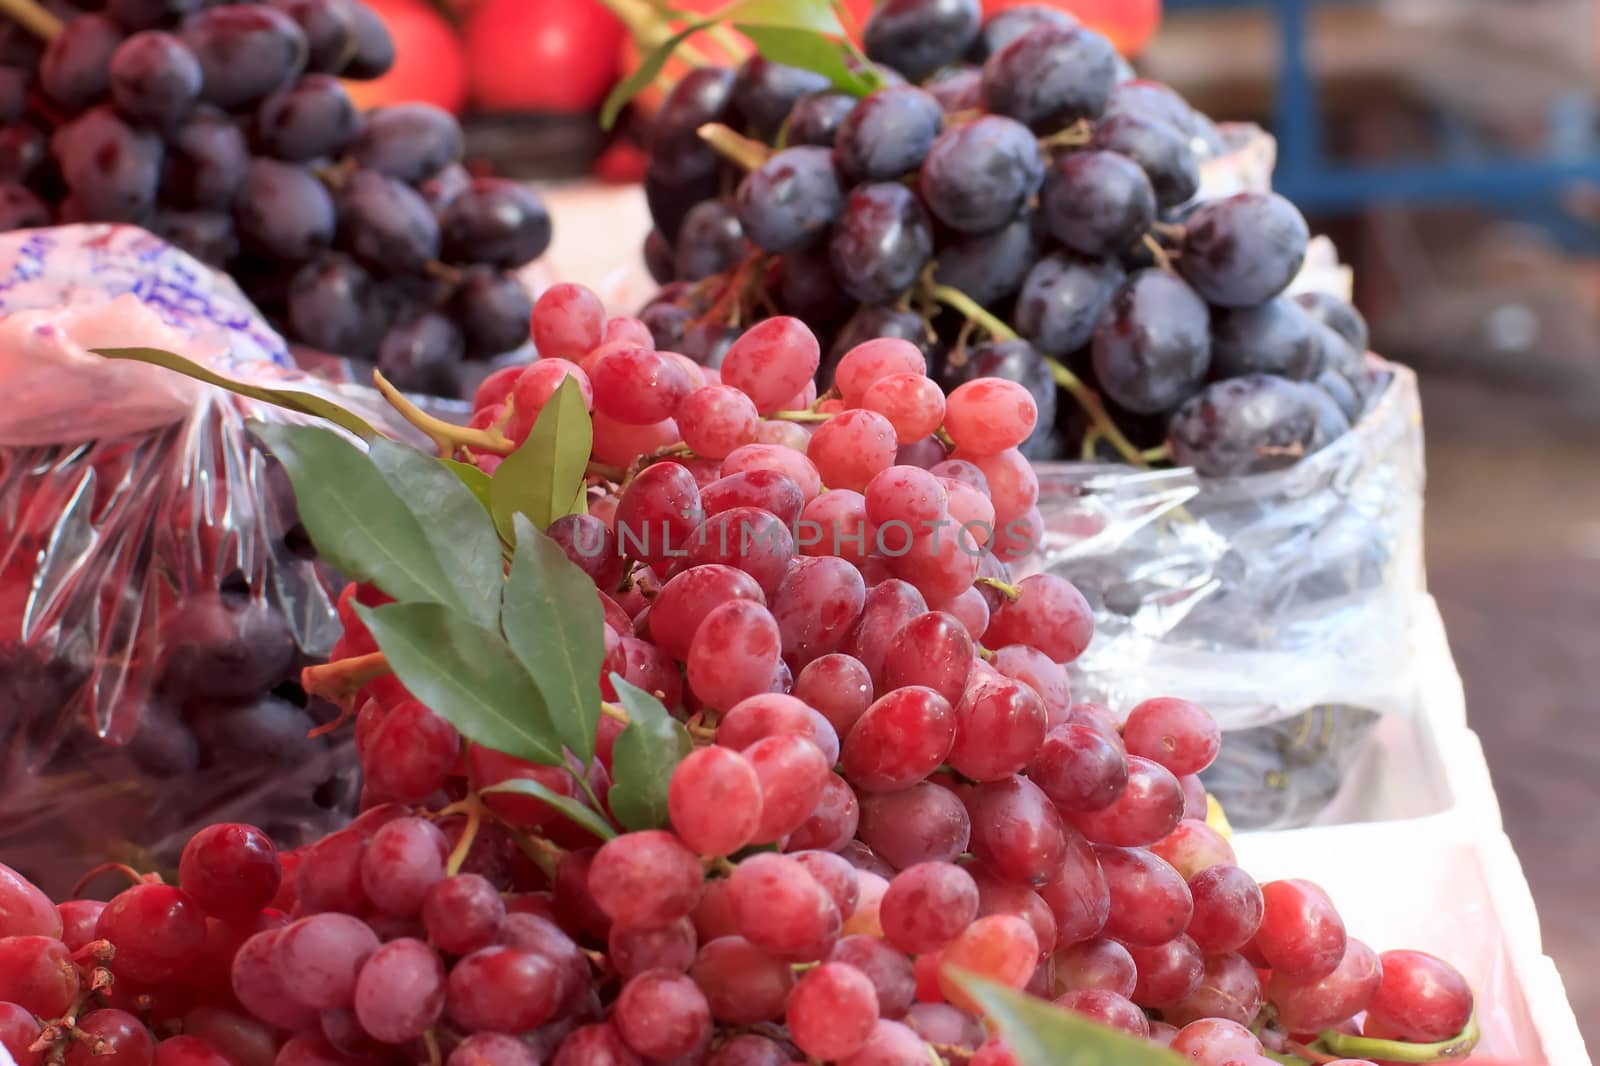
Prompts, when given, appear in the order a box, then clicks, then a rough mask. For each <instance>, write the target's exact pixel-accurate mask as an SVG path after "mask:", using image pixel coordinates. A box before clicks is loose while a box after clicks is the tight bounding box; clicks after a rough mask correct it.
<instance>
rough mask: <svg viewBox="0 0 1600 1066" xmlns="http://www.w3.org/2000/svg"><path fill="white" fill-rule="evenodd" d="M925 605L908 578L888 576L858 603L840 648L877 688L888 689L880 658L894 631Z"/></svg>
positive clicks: (881, 658) (926, 605)
mask: <svg viewBox="0 0 1600 1066" xmlns="http://www.w3.org/2000/svg"><path fill="white" fill-rule="evenodd" d="M927 609H928V604H927V601H926V600H924V599H923V597H922V593H920V592H918V591H917V588H916V586H915V585H912V584H911V583H910V582H908V581H900V580H898V579H891V580H888V581H884V582H882V583H880V584H877V585H874V586H873V587H872V588H871V589H869V590H868V591H867V598H866V600H865V601H864V602H863V604H862V607H861V618H860V619H859V620H858V621H857V622H856V626H855V631H854V632H853V633H851V634H850V636H849V637H848V638H846V640H845V642H844V646H843V647H842V648H841V649H840V650H841V651H843V652H845V653H846V654H847V655H852V656H854V657H855V658H856V659H858V660H859V661H860V662H861V664H862V665H863V666H865V667H866V668H867V673H868V675H869V676H871V678H872V681H873V685H874V687H875V689H876V690H877V691H878V692H880V693H886V692H887V691H888V690H887V689H886V688H885V687H884V686H883V683H882V682H883V661H884V657H885V656H886V655H887V654H888V652H889V648H890V645H891V644H892V643H893V641H894V637H895V634H896V633H898V632H899V631H900V627H901V626H903V625H905V624H906V623H907V622H909V621H911V619H913V618H915V617H916V616H917V615H919V614H922V613H923V612H925V611H926V610H927Z"/></svg>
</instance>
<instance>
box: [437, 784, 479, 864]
mask: <svg viewBox="0 0 1600 1066" xmlns="http://www.w3.org/2000/svg"><path fill="white" fill-rule="evenodd" d="M465 807H466V815H467V825H466V828H464V829H463V830H462V831H461V839H460V840H457V841H456V846H455V847H454V848H452V849H450V858H449V859H447V860H445V864H444V872H445V874H446V876H448V877H454V876H455V875H456V874H458V873H460V872H461V866H462V864H463V863H465V862H466V861H467V856H468V855H469V854H470V853H471V852H472V845H473V843H474V842H475V841H477V839H478V827H479V826H480V825H482V824H483V802H482V801H481V800H479V799H478V798H477V797H476V796H473V797H472V799H471V800H470V801H469V802H467V803H466V804H465Z"/></svg>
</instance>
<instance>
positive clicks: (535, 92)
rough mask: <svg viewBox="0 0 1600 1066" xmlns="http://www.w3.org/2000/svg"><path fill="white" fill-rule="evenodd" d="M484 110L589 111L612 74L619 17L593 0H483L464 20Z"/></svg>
mask: <svg viewBox="0 0 1600 1066" xmlns="http://www.w3.org/2000/svg"><path fill="white" fill-rule="evenodd" d="M466 36H467V54H468V55H469V56H470V57H471V59H472V70H471V79H472V100H473V102H474V103H475V104H477V105H478V106H479V107H481V108H483V109H484V110H485V111H553V112H562V113H581V112H585V111H592V110H594V109H595V108H596V107H598V106H599V105H600V101H602V100H604V99H605V97H606V93H608V92H610V91H611V86H612V85H613V84H615V83H616V80H617V48H618V46H619V44H620V42H621V41H622V39H623V37H624V36H626V32H625V31H624V29H623V26H622V23H621V22H620V21H619V20H618V19H617V17H616V16H615V15H613V14H612V13H611V12H610V11H608V10H606V8H605V7H604V6H602V5H601V4H600V3H599V2H598V0H483V2H482V3H480V4H478V5H477V7H476V8H474V10H473V12H472V17H471V19H469V20H468V22H467V34H466Z"/></svg>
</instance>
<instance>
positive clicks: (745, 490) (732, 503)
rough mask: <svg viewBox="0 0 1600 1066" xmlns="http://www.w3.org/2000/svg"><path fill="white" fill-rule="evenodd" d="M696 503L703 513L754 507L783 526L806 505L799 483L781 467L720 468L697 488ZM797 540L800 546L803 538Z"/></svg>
mask: <svg viewBox="0 0 1600 1066" xmlns="http://www.w3.org/2000/svg"><path fill="white" fill-rule="evenodd" d="M734 451H738V449H737V448H735V449H734ZM732 454H733V453H732V452H730V453H729V455H730V456H731V455H732ZM757 458H760V456H759V455H758V456H757ZM724 466H726V461H725V462H724ZM812 473H815V471H814V470H813V471H812ZM700 503H701V506H702V507H704V509H705V512H706V514H707V515H714V514H720V513H722V512H723V511H728V510H732V509H733V508H735V507H755V508H757V509H759V510H762V511H768V512H771V513H772V514H774V515H776V516H777V517H778V520H779V521H781V522H782V523H783V524H784V525H786V526H793V525H794V524H795V522H796V521H797V520H798V519H799V518H800V511H801V508H803V507H805V505H806V497H805V496H804V495H803V494H802V493H801V491H800V486H799V484H798V483H797V482H796V481H795V480H794V479H793V478H790V477H789V476H788V475H787V474H785V473H783V472H782V471H781V470H777V469H768V468H752V469H748V470H741V471H738V472H737V473H735V472H730V471H727V470H724V473H723V476H722V477H719V478H718V479H717V480H716V481H713V482H712V483H711V484H709V485H707V486H706V487H705V488H704V489H702V490H701V491H700ZM801 540H802V546H803V544H804V538H801Z"/></svg>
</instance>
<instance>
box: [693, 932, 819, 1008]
mask: <svg viewBox="0 0 1600 1066" xmlns="http://www.w3.org/2000/svg"><path fill="white" fill-rule="evenodd" d="M689 976H690V977H691V978H692V979H693V980H694V982H695V984H696V985H698V986H699V987H700V991H701V992H703V993H704V994H705V997H706V1002H707V1004H708V1005H709V1007H710V1010H711V1016H712V1017H714V1018H716V1019H717V1021H719V1022H722V1023H724V1024H727V1025H754V1024H755V1023H757V1022H764V1021H770V1020H771V1019H774V1018H777V1017H780V1016H781V1015H782V1014H783V1005H784V1002H785V1000H787V999H788V997H789V989H791V988H793V987H794V971H793V970H792V969H790V967H789V963H788V962H787V961H785V960H783V959H780V958H777V957H776V956H773V955H771V954H769V953H767V952H766V951H763V950H762V949H761V948H758V947H756V946H755V945H754V944H752V943H750V941H748V940H746V939H745V938H744V937H742V936H724V937H718V938H716V939H714V940H711V941H709V942H708V943H706V944H705V945H704V946H702V947H701V948H700V952H699V954H698V955H696V956H695V961H694V964H693V965H692V966H690V968H689Z"/></svg>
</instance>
